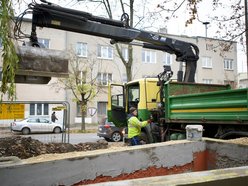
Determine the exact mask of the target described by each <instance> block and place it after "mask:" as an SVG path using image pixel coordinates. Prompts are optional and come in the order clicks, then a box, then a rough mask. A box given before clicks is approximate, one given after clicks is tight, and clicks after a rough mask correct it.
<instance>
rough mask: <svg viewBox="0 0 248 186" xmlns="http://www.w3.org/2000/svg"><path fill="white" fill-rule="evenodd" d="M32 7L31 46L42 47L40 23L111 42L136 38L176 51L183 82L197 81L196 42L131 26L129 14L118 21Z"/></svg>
mask: <svg viewBox="0 0 248 186" xmlns="http://www.w3.org/2000/svg"><path fill="white" fill-rule="evenodd" d="M29 8H30V9H32V14H33V18H32V31H31V36H30V41H31V43H32V46H35V45H37V46H39V44H38V39H37V35H36V27H37V26H39V27H48V28H55V29H60V30H66V31H71V32H77V33H82V34H88V35H94V36H99V37H104V38H109V39H111V44H114V43H118V42H124V43H127V44H132V43H133V41H134V40H137V41H140V42H139V45H141V46H142V47H143V48H149V49H155V50H160V51H164V52H167V53H170V54H175V55H176V61H179V62H185V63H186V70H185V75H184V80H183V81H184V82H195V79H194V76H195V71H196V63H197V60H198V59H199V49H198V47H197V46H196V45H195V44H192V43H188V42H184V41H180V40H176V39H172V38H168V37H166V36H164V35H159V34H157V33H154V32H148V31H143V30H138V29H135V28H131V27H129V25H128V15H127V14H123V16H122V20H121V21H117V20H112V19H107V18H103V17H98V16H93V15H92V14H90V13H87V12H83V11H78V10H73V9H68V8H63V7H60V6H57V5H54V4H52V3H47V4H46V3H42V4H37V3H32V4H30V5H29Z"/></svg>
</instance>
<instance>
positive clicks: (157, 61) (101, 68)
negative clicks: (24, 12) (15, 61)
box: [16, 20, 237, 124]
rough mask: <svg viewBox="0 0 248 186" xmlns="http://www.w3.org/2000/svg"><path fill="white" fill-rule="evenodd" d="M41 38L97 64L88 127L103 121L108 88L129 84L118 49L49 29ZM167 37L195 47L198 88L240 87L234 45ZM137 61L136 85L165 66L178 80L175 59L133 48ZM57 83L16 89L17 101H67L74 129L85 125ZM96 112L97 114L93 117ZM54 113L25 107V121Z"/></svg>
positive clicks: (28, 26)
mask: <svg viewBox="0 0 248 186" xmlns="http://www.w3.org/2000/svg"><path fill="white" fill-rule="evenodd" d="M22 31H23V32H24V33H26V34H30V33H31V21H30V20H26V21H25V22H24V23H23V25H22ZM37 36H38V38H39V41H40V42H42V43H43V44H44V45H45V46H46V47H47V48H49V49H56V50H62V51H69V50H70V51H71V50H74V52H75V53H76V54H77V55H78V56H79V57H80V58H84V59H88V60H89V61H92V60H94V61H96V62H97V63H96V68H94V74H95V76H97V80H98V82H99V84H100V85H101V88H102V91H101V92H100V93H99V94H98V95H97V97H96V98H95V99H94V100H93V101H92V102H91V103H89V105H88V107H90V109H89V110H88V111H89V112H88V116H87V122H94V123H95V122H97V121H98V120H99V119H100V118H101V117H104V116H106V112H107V110H106V108H107V82H115V83H125V82H126V79H127V78H126V72H125V68H124V65H123V64H122V62H121V61H120V58H119V57H118V54H117V52H116V49H115V48H114V46H113V45H111V44H110V42H109V39H105V38H100V37H95V36H90V35H84V34H78V33H72V32H67V31H62V30H56V29H50V28H42V29H37ZM165 36H166V37H171V38H175V39H178V40H183V41H186V42H191V43H194V44H196V45H197V46H198V47H199V49H200V59H199V61H198V63H197V71H196V76H195V79H196V82H197V83H209V84H226V83H231V84H232V85H233V86H235V85H236V78H237V44H236V43H235V42H234V43H232V44H231V45H230V50H228V52H223V51H222V50H221V47H220V46H222V47H223V46H226V45H228V44H229V42H225V41H221V40H217V39H211V38H205V37H187V36H176V35H165ZM26 41H27V40H26ZM20 44H21V43H20ZM226 47H228V46H226ZM122 51H123V54H124V57H125V58H127V56H128V54H127V46H125V45H123V46H122ZM133 59H134V65H133V68H132V70H133V79H137V78H142V77H151V76H157V75H158V74H159V73H160V72H162V71H163V65H170V66H171V68H172V70H173V71H174V75H173V79H176V78H177V71H178V69H179V65H180V63H179V62H176V61H175V56H173V55H170V54H168V53H166V52H161V51H156V50H150V49H143V48H141V47H138V46H134V56H133ZM182 65H183V64H182ZM183 66H184V65H183ZM53 82H56V78H52V80H51V81H50V82H49V83H48V84H47V85H38V84H37V85H33V84H32V85H31V84H17V86H16V88H17V100H18V101H34V102H35V101H37V102H42V101H44V102H50V101H61V102H63V101H67V102H69V103H70V123H71V124H73V123H78V122H81V120H80V114H81V113H80V111H79V110H78V107H77V104H76V103H75V102H73V98H74V97H73V95H72V93H71V92H70V91H68V90H64V89H57V88H55V87H53ZM31 110H32V113H31ZM95 110H96V114H94V111H95ZM51 113H52V105H49V104H48V105H47V104H45V105H43V104H40V103H37V104H35V103H34V104H32V108H31V106H26V108H25V116H29V115H47V117H49V116H50V115H51ZM93 114H94V115H93ZM57 115H58V117H59V118H62V117H63V114H62V113H60V111H58V112H57ZM91 115H93V116H91Z"/></svg>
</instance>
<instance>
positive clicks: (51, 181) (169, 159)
mask: <svg viewBox="0 0 248 186" xmlns="http://www.w3.org/2000/svg"><path fill="white" fill-rule="evenodd" d="M231 147H232V148H229V147H228V145H227V144H223V143H221V141H209V140H207V141H205V140H203V141H187V140H182V141H170V142H165V143H157V144H149V145H144V146H136V147H125V148H124V149H121V148H120V149H118V150H111V149H106V150H100V151H91V152H90V151H89V152H82V153H81V154H77V156H73V155H69V154H68V156H64V157H63V158H62V159H61V158H59V157H57V156H56V155H54V156H53V158H52V159H46V160H43V161H41V160H40V159H39V158H37V161H33V162H29V161H28V160H23V161H21V162H19V163H14V164H12V165H11V164H5V163H3V164H1V163H0V180H1V184H2V185H5V186H8V185H11V186H14V185H42V186H44V185H72V184H75V183H79V182H80V181H88V180H95V181H97V180H99V179H101V180H103V179H104V178H105V180H108V181H111V179H112V178H118V179H116V180H120V179H124V178H125V177H126V178H140V177H137V174H138V173H139V174H141V175H143V177H148V176H158V175H166V174H175V173H184V172H193V171H202V170H207V169H209V168H211V169H213V168H215V167H214V163H215V162H217V163H218V162H220V161H221V158H226V159H228V160H230V161H232V162H236V163H237V165H238V166H241V165H242V166H244V165H248V163H247V154H248V148H247V146H241V145H231ZM208 148H209V149H208ZM208 150H209V152H208ZM233 152H235V153H233ZM241 155H242V156H241ZM65 157H66V158H65ZM209 157H214V158H212V159H214V160H217V161H211V164H210V165H211V166H209V164H208V162H207V161H209V160H211V158H209ZM244 160H246V161H244ZM228 163H229V162H226V164H228ZM216 167H217V168H219V167H220V166H219V165H218V164H217V165H216ZM148 170H149V174H147V171H148ZM160 173H162V174H160ZM247 174H248V173H247ZM132 175H133V177H132ZM83 183H85V182H82V184H83ZM87 183H91V182H87Z"/></svg>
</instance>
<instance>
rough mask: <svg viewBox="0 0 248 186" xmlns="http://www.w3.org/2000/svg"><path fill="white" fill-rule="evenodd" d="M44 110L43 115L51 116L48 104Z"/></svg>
mask: <svg viewBox="0 0 248 186" xmlns="http://www.w3.org/2000/svg"><path fill="white" fill-rule="evenodd" d="M43 106H44V109H43V111H44V112H43V113H44V115H48V114H49V110H48V104H47V103H45V104H44V105H43Z"/></svg>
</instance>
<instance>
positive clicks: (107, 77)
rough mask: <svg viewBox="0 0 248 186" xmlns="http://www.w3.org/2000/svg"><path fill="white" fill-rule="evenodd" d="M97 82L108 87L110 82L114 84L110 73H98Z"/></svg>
mask: <svg viewBox="0 0 248 186" xmlns="http://www.w3.org/2000/svg"><path fill="white" fill-rule="evenodd" d="M97 81H98V83H99V84H100V85H107V84H108V83H109V82H112V74H110V73H100V72H99V73H98V74H97Z"/></svg>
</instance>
